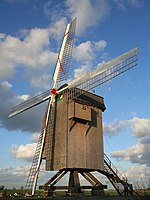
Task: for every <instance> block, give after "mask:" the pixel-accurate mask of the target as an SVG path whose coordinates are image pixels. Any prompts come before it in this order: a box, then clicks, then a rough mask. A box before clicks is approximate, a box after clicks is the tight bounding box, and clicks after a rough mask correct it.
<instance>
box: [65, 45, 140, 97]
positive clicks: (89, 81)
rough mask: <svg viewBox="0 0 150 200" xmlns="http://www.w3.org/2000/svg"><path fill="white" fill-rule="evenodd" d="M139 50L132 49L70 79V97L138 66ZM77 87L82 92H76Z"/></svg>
mask: <svg viewBox="0 0 150 200" xmlns="http://www.w3.org/2000/svg"><path fill="white" fill-rule="evenodd" d="M138 52H139V50H138V48H134V49H131V50H130V51H128V52H126V53H124V54H122V55H120V56H118V57H116V58H114V59H112V60H110V61H108V62H106V63H104V64H100V65H98V66H97V67H96V68H95V69H94V70H92V71H90V72H88V73H87V74H85V75H83V76H81V77H79V78H77V79H75V80H73V81H70V82H69V83H68V89H70V95H69V99H72V98H74V97H76V95H80V93H82V92H84V90H86V91H89V90H91V89H93V88H95V87H97V86H99V85H101V84H103V83H105V82H107V81H109V80H111V79H113V78H114V77H116V76H119V75H120V74H122V73H124V72H125V71H127V70H129V69H131V68H133V67H134V66H136V61H137V54H138ZM76 88H78V89H80V92H79V90H77V92H76Z"/></svg>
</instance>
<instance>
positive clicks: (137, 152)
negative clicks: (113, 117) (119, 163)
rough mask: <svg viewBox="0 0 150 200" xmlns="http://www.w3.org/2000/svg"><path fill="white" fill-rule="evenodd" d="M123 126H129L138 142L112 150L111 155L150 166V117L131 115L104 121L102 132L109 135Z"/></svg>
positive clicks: (120, 129) (116, 132) (123, 127)
mask: <svg viewBox="0 0 150 200" xmlns="http://www.w3.org/2000/svg"><path fill="white" fill-rule="evenodd" d="M125 128H126V129H127V128H130V131H131V133H132V135H133V136H134V137H136V138H137V139H138V143H137V144H136V145H134V146H132V147H130V148H128V149H126V150H117V151H114V152H112V153H111V156H113V157H116V158H118V159H120V160H125V161H131V162H132V163H139V164H146V165H147V166H150V155H149V152H150V119H144V118H138V117H133V118H132V119H130V120H124V121H121V120H120V121H119V120H118V121H115V122H113V123H110V124H106V123H104V133H105V134H107V135H109V136H113V135H115V134H118V133H119V132H121V131H122V130H124V129H125Z"/></svg>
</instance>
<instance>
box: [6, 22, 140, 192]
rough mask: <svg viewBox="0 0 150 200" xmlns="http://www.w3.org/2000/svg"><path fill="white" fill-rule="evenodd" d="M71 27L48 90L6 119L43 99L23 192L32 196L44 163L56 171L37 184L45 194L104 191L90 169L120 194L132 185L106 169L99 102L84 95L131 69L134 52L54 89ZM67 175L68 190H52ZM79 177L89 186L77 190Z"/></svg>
mask: <svg viewBox="0 0 150 200" xmlns="http://www.w3.org/2000/svg"><path fill="white" fill-rule="evenodd" d="M75 26H76V19H74V20H73V21H72V22H71V23H70V24H68V25H67V28H66V31H65V34H64V37H63V42H62V46H61V49H60V52H59V55H58V59H57V63H56V68H55V71H54V76H53V80H54V85H53V87H52V89H51V90H50V91H46V92H44V93H42V94H40V95H37V96H35V97H33V98H31V99H29V100H27V101H25V102H23V103H21V104H19V105H18V106H16V107H14V108H13V109H12V110H11V113H10V115H9V117H13V116H15V115H17V114H19V113H21V112H24V111H26V110H28V109H30V108H32V107H34V106H36V105H38V104H40V103H42V102H44V101H46V100H48V106H47V109H46V112H45V116H44V119H43V123H42V131H41V135H40V137H39V141H38V144H37V148H36V151H35V155H34V158H33V163H32V166H31V169H30V172H29V177H28V180H27V184H26V188H27V189H30V190H31V191H32V195H34V193H35V189H36V185H37V180H38V174H39V170H40V165H41V162H42V160H44V159H45V160H46V166H45V169H46V170H47V171H51V170H58V172H57V173H56V174H55V175H54V177H52V178H51V179H50V180H48V181H47V182H46V183H45V184H44V186H41V188H44V189H45V190H47V191H53V190H55V189H68V191H69V192H73V193H74V192H75V193H80V192H81V189H92V190H93V191H94V190H96V191H97V190H103V189H104V188H106V186H105V185H103V184H102V183H101V182H100V181H99V180H98V179H97V178H96V177H94V176H93V175H92V174H91V172H92V171H98V172H100V173H102V174H103V175H105V176H106V177H107V178H108V179H109V180H110V182H111V183H112V184H113V186H114V187H115V189H116V190H117V192H118V193H119V195H121V194H123V193H125V192H126V188H128V190H131V186H130V184H127V182H124V181H123V179H122V177H118V175H117V174H116V173H115V170H113V169H112V168H111V162H110V160H109V159H108V158H107V157H105V154H104V152H103V128H102V112H103V111H104V110H105V105H104V100H103V97H101V96H97V95H95V94H93V93H90V92H89V91H90V90H92V89H93V88H96V87H97V86H99V85H101V84H103V83H105V82H107V81H109V80H111V79H113V78H114V77H116V76H119V75H120V74H122V73H124V72H126V71H127V70H129V69H131V68H133V67H134V66H136V60H137V54H138V48H133V49H131V50H130V51H128V52H126V53H124V54H122V55H120V56H118V57H116V58H114V59H112V60H110V61H108V62H106V63H103V64H100V65H98V66H97V67H96V68H95V69H93V70H91V71H89V72H88V73H87V74H85V75H83V76H80V77H79V78H76V79H74V80H72V81H69V82H68V83H67V84H65V85H63V86H62V87H60V88H59V89H57V87H58V82H60V81H64V80H65V79H66V78H67V74H68V68H69V66H70V61H71V55H72V49H73V44H74V35H75ZM67 172H70V178H69V183H68V186H67V187H60V186H59V187H58V186H55V184H56V183H57V182H58V181H59V180H60V179H61V178H62V177H63V176H64V175H65V174H66V173H67ZM79 173H80V174H81V175H82V176H83V177H84V178H85V179H86V180H87V181H88V182H90V184H91V186H82V187H81V186H80V181H79V176H78V174H79ZM112 174H113V175H112ZM118 182H119V183H120V184H122V185H123V187H124V190H123V192H122V191H120V190H119V189H118V185H116V183H118Z"/></svg>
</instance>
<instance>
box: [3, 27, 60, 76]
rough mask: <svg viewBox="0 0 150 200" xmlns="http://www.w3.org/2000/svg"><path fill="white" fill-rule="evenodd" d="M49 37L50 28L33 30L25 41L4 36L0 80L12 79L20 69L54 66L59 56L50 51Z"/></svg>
mask: <svg viewBox="0 0 150 200" xmlns="http://www.w3.org/2000/svg"><path fill="white" fill-rule="evenodd" d="M1 35H2V34H1ZM49 37H50V29H48V28H47V29H46V28H45V29H40V28H34V29H31V30H30V31H28V32H26V36H25V37H24V39H23V40H21V39H19V38H17V37H14V36H11V35H7V36H6V35H5V37H4V36H3V38H4V39H3V40H0V63H1V64H0V78H4V77H6V78H8V77H12V76H13V75H14V74H15V72H16V68H18V67H26V68H27V69H30V70H34V69H36V70H37V69H43V68H44V67H47V66H50V64H53V63H54V62H55V61H56V57H57V56H56V53H53V52H51V51H50V49H49V45H50V43H49Z"/></svg>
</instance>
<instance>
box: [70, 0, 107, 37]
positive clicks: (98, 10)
mask: <svg viewBox="0 0 150 200" xmlns="http://www.w3.org/2000/svg"><path fill="white" fill-rule="evenodd" d="M66 6H67V7H68V15H69V16H71V17H72V18H75V17H77V33H78V34H83V32H84V31H85V30H86V29H87V28H89V27H92V26H96V25H97V24H98V23H101V22H102V20H103V19H104V17H105V16H107V15H108V14H109V5H108V3H107V1H105V0H94V1H92V0H76V1H74V0H66Z"/></svg>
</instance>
